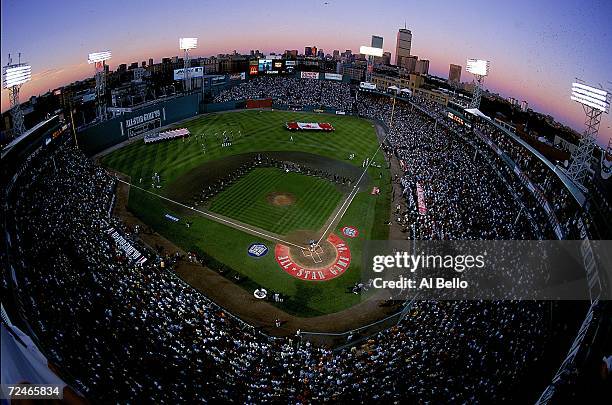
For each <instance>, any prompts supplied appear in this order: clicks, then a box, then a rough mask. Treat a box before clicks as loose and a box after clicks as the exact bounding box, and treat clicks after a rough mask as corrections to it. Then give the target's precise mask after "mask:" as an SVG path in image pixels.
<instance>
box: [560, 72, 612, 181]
mask: <svg viewBox="0 0 612 405" xmlns="http://www.w3.org/2000/svg"><path fill="white" fill-rule="evenodd" d="M571 99H572V100H574V101H577V102H579V103H580V104H582V108H584V112H585V114H586V118H585V121H584V124H585V126H586V128H585V130H584V132H583V133H582V138H580V143H579V144H578V146H577V147H576V149H574V151H573V152H572V163H571V164H570V167H569V169H568V170H567V174H568V176H569V178H570V179H571V180H572V181H573V182H574V184H576V185H577V186H578V187H580V188H582V189H583V190H585V191H586V185H585V184H584V183H585V180H586V179H587V176H589V173H590V171H589V169H590V167H591V159H592V157H593V149H595V140H596V139H597V132H598V131H599V124H600V122H601V114H603V113H606V114H607V113H608V112H609V111H610V93H608V92H607V91H606V90H603V89H600V88H596V87H592V86H587V85H586V84H584V83H583V82H582V81H580V80H577V81H576V82H575V83H573V84H572V95H571Z"/></svg>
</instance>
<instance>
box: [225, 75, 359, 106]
mask: <svg viewBox="0 0 612 405" xmlns="http://www.w3.org/2000/svg"><path fill="white" fill-rule="evenodd" d="M262 98H271V99H273V100H274V102H275V103H277V104H279V105H284V106H287V107H289V108H292V107H303V106H316V107H320V106H325V107H328V108H332V109H335V110H339V111H345V112H349V111H351V107H352V99H351V88H350V86H349V85H348V84H346V83H341V82H336V81H331V80H313V79H295V78H285V77H276V76H274V77H271V76H265V77H261V78H257V79H253V80H249V81H248V82H244V83H241V84H239V85H237V86H234V87H232V88H230V89H228V90H225V91H223V92H221V94H219V95H218V96H217V97H215V99H214V101H215V102H217V103H222V102H226V101H231V100H251V99H262Z"/></svg>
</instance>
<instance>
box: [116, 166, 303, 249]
mask: <svg viewBox="0 0 612 405" xmlns="http://www.w3.org/2000/svg"><path fill="white" fill-rule="evenodd" d="M115 178H116V179H117V181H119V182H121V183H124V184H127V185H128V186H130V187H134V188H136V189H138V190H142V191H144V192H145V193H149V194H151V195H154V196H155V197H158V198H161V199H163V200H166V201H169V202H171V203H173V204H176V205H179V206H181V207H183V208H187V209H189V210H192V211H195V212H197V213H199V214H201V215H204V216H205V217H208V218H211V219H212V220H214V221H216V222H219V223H222V224H225V225H230V226H232V227H234V228H238V229H242V230H244V231H246V232H249V233H252V234H253V233H254V234H256V235H259V236H263V237H264V238H267V239H269V240H275V241H277V242H281V243H283V244H286V245H291V246H294V247H297V248H300V249H307V247H305V246H300V245H296V244H295V243H292V242H289V241H286V240H284V239H280V238H277V237H276V236H273V235H270V234H267V233H265V232H260V231H258V230H256V229H252V228H249V227H248V226H244V225H242V224H239V223H236V222H233V221H230V220H227V219H225V218H221V217H218V216H216V215H213V214H211V213H209V212H205V211H201V210H199V209H197V208H194V207H190V206H188V205H185V204H183V203H180V202H178V201H174V200H172V199H170V198H168V197H164V196H163V195H160V194H156V193H154V192H152V191H149V190H145V189H144V188H142V187H138V186H136V185H134V184H131V183H129V182H127V181H125V180H121V179H119V178H117V177H115Z"/></svg>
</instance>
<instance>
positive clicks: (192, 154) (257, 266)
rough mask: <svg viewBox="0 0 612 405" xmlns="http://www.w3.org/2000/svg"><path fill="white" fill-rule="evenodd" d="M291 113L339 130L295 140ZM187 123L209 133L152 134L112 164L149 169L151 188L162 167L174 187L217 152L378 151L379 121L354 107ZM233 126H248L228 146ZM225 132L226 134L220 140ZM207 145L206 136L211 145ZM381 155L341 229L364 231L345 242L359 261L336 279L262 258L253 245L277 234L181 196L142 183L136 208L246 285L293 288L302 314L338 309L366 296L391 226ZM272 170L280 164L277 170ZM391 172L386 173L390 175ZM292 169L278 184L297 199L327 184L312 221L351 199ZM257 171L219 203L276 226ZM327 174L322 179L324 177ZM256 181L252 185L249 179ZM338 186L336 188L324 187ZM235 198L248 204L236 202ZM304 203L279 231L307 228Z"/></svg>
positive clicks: (338, 155)
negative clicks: (366, 246)
mask: <svg viewBox="0 0 612 405" xmlns="http://www.w3.org/2000/svg"><path fill="white" fill-rule="evenodd" d="M381 118H383V117H381ZM286 121H305V122H308V121H313V122H317V121H318V122H323V121H325V122H330V123H331V124H332V125H333V126H334V127H335V128H336V131H334V132H333V133H317V132H303V133H294V134H293V139H294V140H293V142H292V141H290V140H289V137H290V135H289V133H288V131H287V130H286V129H285V128H284V123H285V122H286ZM180 127H186V128H188V129H189V130H190V131H191V133H192V134H194V135H196V134H197V135H201V136H200V137H199V139H198V138H196V137H195V136H192V137H191V138H190V139H189V140H188V141H184V142H183V141H182V140H174V141H169V142H162V143H157V144H152V145H145V144H144V142H142V141H137V142H134V143H132V144H129V145H127V146H125V147H123V148H121V149H119V150H116V151H114V152H112V153H110V154H109V155H107V156H105V157H104V158H103V159H102V163H103V164H104V165H106V166H108V167H110V168H112V169H115V170H117V171H120V172H122V173H124V174H127V175H129V176H130V177H131V178H132V181H133V182H135V183H138V179H139V178H141V177H142V178H144V179H145V180H144V181H143V183H142V186H143V187H144V188H148V187H150V184H149V183H150V181H147V179H150V177H151V175H153V173H155V172H157V173H159V174H160V176H161V178H162V185H163V187H162V188H161V189H154V190H152V191H154V192H156V193H159V194H162V195H165V194H166V190H167V186H168V185H169V184H171V183H172V182H174V181H175V180H176V179H178V178H180V177H181V176H182V175H184V174H185V173H187V172H188V171H190V170H192V169H194V168H196V167H199V166H201V165H202V164H203V163H205V162H207V161H212V160H217V159H222V158H223V157H225V156H229V155H235V154H242V153H248V152H264V151H301V152H308V153H315V154H319V155H323V156H326V157H329V158H333V159H337V160H343V161H345V162H348V163H350V164H353V165H356V166H358V167H360V166H361V162H362V161H363V159H365V158H366V157H371V156H372V154H373V153H374V151H375V150H376V149H377V147H378V141H377V138H376V135H375V131H374V128H373V126H372V124H371V123H370V122H368V121H365V120H362V119H359V118H356V117H351V116H330V115H320V114H309V113H296V112H277V111H243V112H233V113H222V114H212V115H206V116H200V117H197V118H195V119H193V120H191V121H189V122H186V123H183V124H181V125H180ZM223 131H227V132H229V131H233V133H234V135H237V133H238V131H240V133H241V134H242V136H241V137H240V138H238V137H237V136H236V137H235V140H234V143H233V146H232V147H230V148H222V147H221V146H220V143H221V140H220V134H222V133H223ZM203 134H206V137H205V138H206V141H204V140H203V138H204V137H203V136H202V135H203ZM215 134H217V137H218V139H217V137H215ZM236 138H238V139H236ZM202 144H205V145H206V152H205V153H204V152H203V148H202ZM350 153H355V155H356V156H355V159H354V160H352V161H348V160H347V157H348V155H349V154H350ZM374 161H375V162H377V163H380V164H383V169H378V168H374V167H371V168H370V169H369V172H368V173H369V175H370V178H371V179H372V180H371V184H370V185H369V186H368V188H367V189H366V188H363V189H362V190H361V192H359V193H358V194H357V195H356V197H355V199H354V200H353V202H352V204H351V206H350V208H349V209H348V210H347V212H346V213H345V214H344V216H343V217H342V219H341V220H340V223H339V224H338V226H337V228H336V230H335V232H336V234H338V235H341V233H340V230H341V228H342V227H343V226H346V225H350V226H354V227H356V228H357V229H358V230H359V232H360V235H359V237H358V238H355V239H346V238H345V242H346V243H347V245H348V246H349V247H350V249H351V251H352V262H351V266H350V268H349V270H348V271H347V272H346V273H345V274H343V275H342V276H340V277H338V278H335V279H333V280H330V281H326V282H314V283H313V282H308V281H301V280H298V279H295V278H293V277H291V276H290V275H289V274H287V273H285V272H284V271H282V270H281V269H280V268H279V267H278V264H277V263H276V261H275V260H274V255H273V254H272V252H271V253H269V254H268V255H266V256H264V257H262V258H258V259H254V258H252V257H250V256H249V255H248V254H247V249H248V247H249V246H250V244H251V243H254V242H263V243H266V244H267V245H268V247H269V248H270V250H271V251H273V250H274V243H273V242H271V241H266V240H262V239H261V238H257V237H255V236H252V235H249V234H246V233H244V232H242V231H239V230H236V229H234V228H230V227H228V226H225V225H222V224H219V223H217V222H214V221H212V220H209V219H206V218H204V217H202V216H200V215H198V214H197V213H195V212H193V213H192V212H186V211H185V210H184V209H180V208H179V207H177V206H176V205H173V204H172V203H169V202H167V201H164V200H161V199H159V198H157V197H155V196H152V195H150V194H147V193H144V192H142V191H139V190H137V189H135V188H132V189H131V190H130V198H129V208H130V210H131V211H132V212H134V214H135V215H136V216H138V217H139V218H140V219H141V220H142V221H143V222H145V223H146V224H148V225H149V226H150V227H152V228H153V229H154V230H155V231H157V232H159V233H160V234H161V235H163V236H164V237H166V238H167V239H169V240H171V241H173V242H174V243H176V244H177V245H178V246H180V247H182V248H183V249H185V250H193V249H198V250H201V251H204V252H206V253H208V254H209V255H210V256H212V257H214V258H215V259H216V260H218V261H219V262H221V263H224V264H225V265H227V266H228V267H230V268H232V269H234V270H235V271H236V272H239V273H241V274H242V275H244V276H246V277H247V278H248V280H247V281H245V282H244V283H243V284H241V285H242V286H243V287H244V288H246V289H247V290H249V291H252V290H253V289H254V288H256V287H257V286H263V287H265V288H267V289H268V290H272V291H279V292H281V293H284V294H286V295H288V296H290V297H291V298H290V299H289V300H287V301H285V302H284V303H282V304H280V305H279V306H280V307H282V308H283V309H285V310H287V311H288V312H290V313H293V314H296V315H301V316H315V315H321V314H326V313H332V312H337V311H339V310H342V309H345V308H348V307H350V306H352V305H354V304H356V303H358V302H359V299H360V297H359V296H357V295H354V294H351V293H350V292H348V291H349V289H350V287H351V286H352V285H353V284H354V283H355V282H357V281H358V280H359V279H360V270H361V256H362V255H361V250H362V246H363V243H364V242H365V241H366V240H369V239H374V238H375V239H386V238H387V235H388V228H387V226H386V225H385V222H386V221H387V220H388V218H389V209H390V193H391V191H390V190H391V188H390V174H389V171H388V169H386V168H384V167H386V166H385V165H384V157H383V155H382V152H378V154H377V155H376V156H375V158H374ZM256 170H257V169H256ZM262 170H265V171H268V170H272V171H274V170H275V169H262ZM381 173H382V178H380V174H381ZM289 175H290V174H282V176H280V178H279V180H278V181H279V182H278V183H276V184H277V186H278V189H275V190H272V191H277V192H282V191H286V192H290V193H292V194H296V196H297V197H298V199H297V200H296V201H299V200H300V198H308V197H309V195H310V194H311V193H312V192H313V191H314V192H317V191H316V190H319V191H318V193H319V194H320V196H321V197H320V198H317V199H315V200H313V203H316V204H321V205H320V206H319V208H317V209H316V210H314V209H313V210H312V212H311V214H308V216H309V217H310V218H311V219H310V220H309V221H311V222H310V223H311V225H308V226H312V227H314V228H315V229H316V228H317V227H318V226H320V225H319V224H320V223H321V224H322V223H323V222H325V220H326V219H327V218H328V216H329V214H328V213H322V214H321V215H320V216H317V215H315V213H316V211H317V210H321V211H326V210H327V211H333V209H334V207H335V206H336V205H337V204H338V202H339V201H341V197H338V194H340V193H339V191H337V190H336V189H335V186H334V185H332V184H331V183H327V182H325V181H324V180H321V179H316V178H313V177H307V176H301V175H295V176H297V177H296V178H300V180H298V181H302V180H303V181H304V182H307V183H308V184H306V183H304V184H302V186H304V187H312V190H313V191H306V192H304V191H303V190H302V187H298V188H297V189H291V187H293V186H294V184H296V178H288V177H285V176H289ZM248 177H249V176H246V177H245V178H243V179H241V180H239V181H238V182H237V183H235V184H234V185H232V186H231V187H230V188H228V189H226V190H225V191H223V192H222V193H221V194H219V195H218V196H216V197H215V198H214V199H213V201H212V204H213V205H212V207H211V208H212V209H213V210H216V211H217V212H220V213H222V214H224V215H226V216H230V217H232V218H235V219H238V220H241V221H243V222H247V223H252V224H253V225H256V226H260V227H262V228H266V229H269V227H274V226H276V225H275V223H274V224H273V223H272V222H273V221H270V220H269V219H268V215H269V214H270V213H271V212H268V208H269V207H267V206H265V205H262V200H261V197H262V196H264V195H265V194H266V192H265V191H263V190H259V189H256V188H255V187H253V186H252V185H253V181H258V180H259V179H249V178H248ZM263 177H266V178H267V177H271V178H274V177H275V176H273V175H272V176H268V175H266V176H263ZM271 180H272V179H271ZM288 180H291V181H288ZM243 181H244V182H243ZM312 181H314V183H313V182H312ZM319 182H321V184H315V183H319ZM249 183H250V184H251V187H249ZM272 183H273V182H272ZM272 183H269V184H270V185H269V186H266V188H267V189H270V190H271V189H272V186H271V184H272ZM324 184H325V185H324ZM139 185H140V184H139ZM296 185H297V184H296ZM373 186H377V187H379V188H380V190H381V193H380V195H378V196H373V195H370V191H371V187H373ZM329 187H331V188H332V189H333V190H332V191H329V190H328V191H327V192H324V190H325V189H326V188H327V189H329ZM251 188H253V190H251ZM237 190H240V191H237ZM242 193H248V195H249V197H248V199H247V198H243V199H241V198H240V197H239V196H240V195H241V194H242ZM300 196H305V197H300ZM247 200H248V201H247ZM230 203H234V204H239V205H235V206H234V207H233V208H230V205H229V204H230ZM255 204H259V206H258V207H253V205H255ZM285 208H291V207H285ZM304 210H308V207H301V208H300V209H299V210H296V211H295V213H292V214H291V215H287V219H286V221H287V223H285V225H282V224H280V225H278V227H279V228H277V229H270V230H271V231H274V232H280V233H282V232H284V231H282V229H285V230H289V229H292V227H298V228H301V229H304V228H305V226H304V225H297V224H298V219H299V217H300V215H303V214H300V213H303V212H305V211H304ZM167 213H168V214H172V215H175V216H178V217H180V218H181V219H182V220H189V221H191V222H192V223H193V225H192V226H191V227H190V228H187V227H186V226H185V225H184V221H181V222H178V223H174V222H170V221H168V220H166V219H165V218H164V215H165V214H167ZM230 214H231V215H230ZM281 214H282V211H278V213H275V214H272V215H280V216H282V215H281ZM241 216H242V217H241ZM321 221H322V222H321ZM253 222H257V223H253ZM306 223H308V221H307V222H306ZM196 278H197V277H196Z"/></svg>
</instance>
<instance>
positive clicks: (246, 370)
mask: <svg viewBox="0 0 612 405" xmlns="http://www.w3.org/2000/svg"><path fill="white" fill-rule="evenodd" d="M330 89H333V90H330ZM328 90H330V94H328V93H327V92H328ZM256 97H273V98H275V99H277V100H279V101H281V102H283V103H287V104H289V105H291V104H293V103H303V104H312V103H322V104H325V105H330V104H331V106H333V107H334V108H342V109H346V107H347V106H348V105H349V104H350V103H351V97H350V90H349V88H348V86H346V85H343V84H337V83H332V82H323V81H308V80H298V79H285V78H283V79H279V78H272V77H266V78H262V79H258V80H253V81H249V82H247V83H245V84H242V85H240V86H237V87H234V88H233V89H231V90H229V91H228V92H226V93H223V94H222V95H221V96H219V97H218V99H217V101H223V100H230V99H240V98H256ZM356 108H357V109H358V111H359V113H360V114H361V115H363V116H367V117H370V118H373V119H377V120H379V121H383V122H386V121H387V117H390V113H391V110H390V108H391V107H390V103H389V102H388V100H382V99H378V98H377V97H373V96H372V97H370V96H363V97H360V101H359V103H358V105H357V107H356ZM390 127H391V128H390V135H389V137H388V144H387V145H386V147H385V149H386V150H387V152H388V153H390V154H394V155H395V156H397V158H398V159H401V160H402V162H403V164H405V167H406V170H405V173H404V175H403V176H402V178H401V179H399V181H401V184H402V185H403V187H404V193H405V195H406V201H407V212H406V215H408V216H409V217H410V220H414V221H415V222H414V223H415V224H416V226H415V232H416V236H417V237H418V238H420V239H531V238H536V234H535V233H534V232H536V231H535V230H534V229H533V225H532V224H531V223H530V221H529V220H528V217H527V216H526V215H527V214H520V212H521V210H522V207H521V206H520V204H519V202H518V199H516V198H514V197H513V194H512V193H511V192H508V191H509V187H510V186H511V185H510V184H509V183H507V182H505V181H503V180H502V179H503V178H504V177H503V176H501V175H500V176H497V177H496V176H494V175H492V173H491V169H490V166H489V165H487V164H484V162H483V159H484V158H483V157H480V156H479V155H478V154H476V153H474V151H473V150H472V149H470V148H467V146H466V145H467V144H466V143H464V142H461V141H460V140H458V139H457V138H456V137H453V136H452V135H451V133H450V132H449V131H448V130H446V129H445V128H444V127H442V126H438V125H437V124H436V123H435V122H432V121H431V120H428V119H427V118H426V117H425V116H424V115H422V113H420V112H419V111H417V110H413V109H412V108H411V107H410V106H408V105H401V104H399V103H398V105H397V106H396V109H395V113H394V121H393V123H392V125H391V126H390ZM17 181H18V187H14V190H15V191H14V195H13V197H12V198H11V199H9V202H8V203H9V204H10V205H12V206H11V208H12V209H13V211H14V213H15V218H14V229H11V230H10V231H11V232H13V233H14V235H15V240H16V241H17V242H18V243H15V244H13V246H14V249H16V252H15V257H16V258H17V260H15V266H16V267H15V273H16V279H17V281H18V290H17V294H18V295H19V297H21V301H22V303H23V307H24V308H23V310H24V313H25V315H26V317H27V319H28V321H29V323H30V325H31V327H32V329H33V331H34V332H35V333H36V335H37V337H38V339H39V340H40V342H41V344H42V346H43V349H44V350H45V351H46V353H48V354H49V355H50V357H51V359H52V360H53V361H55V362H57V363H58V364H60V365H61V366H62V369H63V370H64V371H65V372H66V375H67V376H70V381H69V382H70V383H72V384H73V385H74V386H75V388H77V389H78V390H80V391H81V392H82V393H84V394H85V395H86V396H88V397H89V398H91V399H94V400H96V401H103V402H111V401H114V402H116V401H129V402H140V401H144V400H147V401H151V402H156V403H173V402H179V401H180V402H187V401H190V402H193V401H210V402H212V401H230V400H231V401H235V402H243V403H255V402H257V403H259V402H285V403H311V402H326V401H338V402H349V401H358V402H372V401H375V402H393V403H399V402H444V403H448V402H453V403H477V402H484V403H492V402H505V401H509V400H510V399H512V398H516V396H517V392H516V387H517V384H519V383H520V381H523V380H524V379H525V378H526V377H525V376H526V375H527V373H528V371H529V369H530V367H531V366H532V365H533V364H534V363H536V362H537V360H538V357H539V356H540V354H541V353H542V350H543V347H544V346H545V344H546V340H547V338H548V337H549V336H548V334H549V331H548V329H547V328H546V327H545V326H544V324H545V323H544V322H543V320H544V319H545V317H546V306H545V305H544V303H541V302H521V303H517V302H511V301H490V302H483V301H477V300H474V301H445V302H436V301H415V302H414V304H413V306H412V308H411V309H410V313H409V314H408V316H407V317H406V318H405V319H404V320H403V321H402V322H401V323H399V324H398V325H396V326H394V327H392V328H390V329H387V330H385V331H382V332H380V333H378V334H376V335H374V336H372V337H371V338H370V339H368V340H367V341H365V342H362V343H359V344H355V345H353V346H350V347H348V348H345V349H342V350H337V351H335V350H332V349H330V348H326V347H318V346H315V345H312V344H311V343H309V342H307V341H302V340H301V339H299V338H298V337H296V338H283V339H276V338H272V337H269V336H266V335H264V334H262V333H260V332H258V331H257V330H256V329H254V328H252V327H251V326H249V325H247V324H245V323H243V322H242V321H240V320H238V319H236V318H235V317H234V316H232V315H231V314H229V313H227V312H225V311H223V310H222V309H220V308H219V307H218V306H217V305H215V304H214V303H213V302H211V301H210V300H209V299H207V298H206V297H205V296H204V295H202V294H201V293H199V292H198V291H196V290H194V289H193V288H191V287H190V286H188V285H187V284H185V283H184V282H182V281H181V280H180V279H179V278H178V277H176V275H175V274H174V273H173V271H172V263H171V262H167V261H164V259H163V258H160V257H158V256H156V255H155V254H154V253H152V252H148V251H147V250H146V248H145V247H142V246H140V247H139V249H141V250H142V251H143V253H145V254H146V256H147V258H148V260H147V261H146V262H144V263H137V262H136V261H135V260H133V259H131V258H130V257H128V256H127V255H126V254H125V251H124V250H123V249H121V248H120V247H119V246H117V245H116V244H115V242H114V240H113V239H112V238H111V237H110V235H109V233H108V229H109V227H112V228H114V229H117V230H119V231H120V232H122V233H123V234H124V236H125V238H126V239H127V240H129V241H131V243H133V244H134V246H139V245H138V241H137V240H135V237H134V235H132V234H131V232H130V231H129V230H127V228H125V227H124V226H122V224H121V222H120V221H119V220H118V219H116V218H113V217H112V216H111V215H110V212H111V208H112V201H113V197H112V196H113V190H114V185H115V180H114V179H113V178H112V177H111V176H109V175H108V174H107V173H106V172H105V171H104V170H103V169H101V168H100V167H98V166H96V165H95V164H94V163H93V162H92V161H90V160H88V159H87V158H86V157H85V156H84V155H83V154H82V153H81V152H79V151H78V150H77V149H75V148H73V147H71V146H70V145H69V144H66V145H64V146H61V147H59V148H58V150H57V151H55V152H53V153H52V154H51V155H48V156H47V155H44V156H41V157H40V159H36V160H34V161H31V162H28V167H27V169H26V170H23V171H22V175H21V176H19V178H18V180H17ZM416 183H419V184H420V186H421V187H422V188H423V190H424V195H425V204H426V207H427V215H425V216H422V217H419V216H418V214H417V207H415V206H414V204H415V201H416V196H414V194H413V193H414V190H415V188H416ZM409 196H410V197H412V198H410V197H409ZM411 200H412V203H410V201H411ZM411 204H412V205H411ZM17 263H19V264H17Z"/></svg>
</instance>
